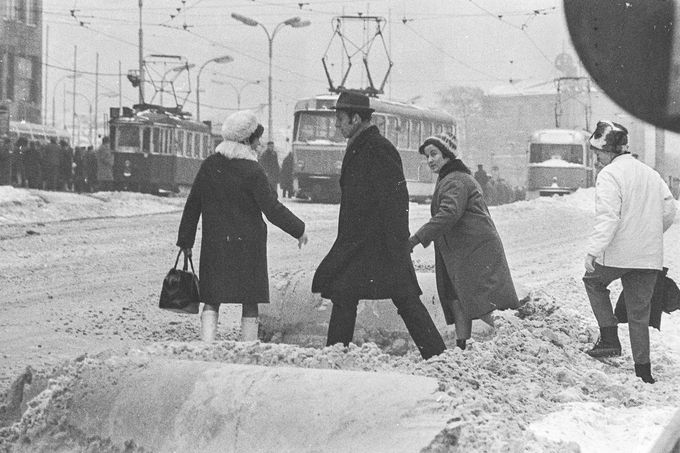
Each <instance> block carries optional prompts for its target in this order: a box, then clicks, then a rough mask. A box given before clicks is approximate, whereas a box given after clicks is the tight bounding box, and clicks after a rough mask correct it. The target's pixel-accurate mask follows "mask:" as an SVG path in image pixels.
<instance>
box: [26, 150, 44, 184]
mask: <svg viewBox="0 0 680 453" xmlns="http://www.w3.org/2000/svg"><path fill="white" fill-rule="evenodd" d="M24 167H25V173H26V179H27V181H28V187H29V188H31V189H42V187H43V181H42V153H41V151H40V148H39V144H38V142H35V141H31V142H28V147H27V149H26V151H24Z"/></svg>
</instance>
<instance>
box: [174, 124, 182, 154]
mask: <svg viewBox="0 0 680 453" xmlns="http://www.w3.org/2000/svg"><path fill="white" fill-rule="evenodd" d="M175 154H176V155H178V156H182V155H184V131H183V130H181V129H176V130H175Z"/></svg>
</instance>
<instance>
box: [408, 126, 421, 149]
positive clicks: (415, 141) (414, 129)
mask: <svg viewBox="0 0 680 453" xmlns="http://www.w3.org/2000/svg"><path fill="white" fill-rule="evenodd" d="M410 143H411V148H413V149H416V148H418V146H420V143H421V142H420V121H418V120H411V141H410Z"/></svg>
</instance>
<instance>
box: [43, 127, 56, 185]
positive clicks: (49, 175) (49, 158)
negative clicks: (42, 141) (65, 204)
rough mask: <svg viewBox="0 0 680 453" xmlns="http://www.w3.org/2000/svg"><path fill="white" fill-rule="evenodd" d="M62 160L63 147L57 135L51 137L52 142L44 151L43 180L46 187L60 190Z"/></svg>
mask: <svg viewBox="0 0 680 453" xmlns="http://www.w3.org/2000/svg"><path fill="white" fill-rule="evenodd" d="M60 162H61V148H60V147H59V145H58V144H57V139H56V137H50V142H49V143H48V144H47V145H46V146H45V148H44V151H43V167H42V168H43V181H44V184H45V189H47V190H59V189H60V186H59V170H60Z"/></svg>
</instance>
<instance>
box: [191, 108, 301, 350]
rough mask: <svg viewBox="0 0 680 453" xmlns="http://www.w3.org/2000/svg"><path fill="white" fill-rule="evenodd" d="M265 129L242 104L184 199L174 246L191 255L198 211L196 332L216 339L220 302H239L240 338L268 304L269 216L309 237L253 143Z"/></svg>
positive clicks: (251, 331)
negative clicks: (198, 319) (260, 307)
mask: <svg viewBox="0 0 680 453" xmlns="http://www.w3.org/2000/svg"><path fill="white" fill-rule="evenodd" d="M263 131H264V128H263V127H262V125H260V124H258V122H257V118H256V117H255V115H254V114H253V113H251V112H248V111H241V112H236V113H234V114H232V115H231V116H229V117H228V118H227V119H226V120H225V121H224V123H223V124H222V137H223V138H224V141H223V142H222V143H220V144H219V145H218V146H217V149H216V150H215V153H214V154H212V155H210V156H209V157H208V158H207V159H205V161H203V163H202V164H201V168H200V169H199V171H198V174H197V175H196V178H195V180H194V184H193V185H192V187H191V192H190V194H189V197H188V198H187V201H186V205H185V206H184V213H183V214H182V221H181V223H180V227H179V233H178V239H177V245H178V246H179V247H180V248H181V249H182V250H183V251H184V253H185V255H188V256H191V248H192V247H193V245H194V239H195V237H196V227H197V225H198V219H199V217H201V216H202V217H203V224H202V225H203V235H202V240H201V261H200V269H199V278H200V295H201V301H202V302H204V305H203V311H202V313H201V339H202V340H203V341H212V340H214V339H215V334H216V329H217V318H218V311H219V307H220V304H223V303H232V304H240V305H242V318H241V340H242V341H254V340H257V331H258V304H266V303H269V277H268V273H267V225H266V224H265V222H264V220H263V219H262V214H264V215H265V216H266V217H267V219H268V220H269V221H270V222H271V223H273V224H274V225H276V226H277V227H279V228H281V229H282V230H283V231H285V232H286V233H288V234H289V235H291V236H293V237H294V238H296V239H297V240H298V247H302V245H304V244H306V243H307V234H306V233H305V224H304V222H303V221H302V220H300V219H299V218H297V217H296V216H295V215H294V214H293V213H292V212H290V211H289V210H288V208H286V207H285V206H284V205H282V204H281V203H280V202H279V201H278V197H277V194H276V192H275V191H274V190H273V189H272V188H271V186H270V185H269V181H268V180H267V175H266V174H265V172H264V169H263V168H262V167H261V166H260V164H259V163H258V162H257V152H256V149H257V146H258V145H259V143H260V137H261V136H262V133H263Z"/></svg>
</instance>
